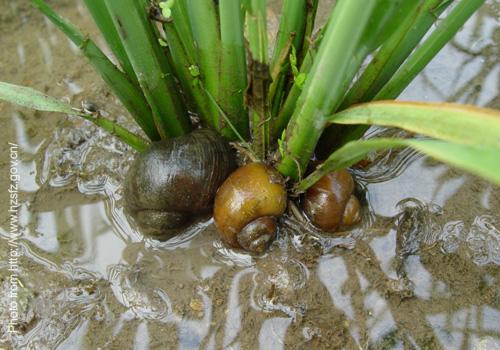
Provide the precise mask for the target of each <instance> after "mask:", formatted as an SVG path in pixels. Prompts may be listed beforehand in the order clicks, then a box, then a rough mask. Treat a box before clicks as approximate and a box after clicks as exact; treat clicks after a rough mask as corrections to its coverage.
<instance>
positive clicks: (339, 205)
mask: <svg viewBox="0 0 500 350" xmlns="http://www.w3.org/2000/svg"><path fill="white" fill-rule="evenodd" d="M353 191H354V180H353V179H352V176H351V174H349V172H348V171H346V170H339V171H334V172H331V173H328V174H326V175H325V176H323V177H322V178H321V179H319V180H318V182H316V183H315V184H314V185H313V186H311V187H310V188H309V189H308V190H307V191H306V193H305V195H304V199H303V209H304V212H305V213H306V215H307V217H308V218H309V220H311V222H312V224H313V225H314V226H316V227H317V228H319V229H321V230H323V231H335V230H337V229H338V228H341V227H347V226H352V225H354V224H356V223H357V222H359V220H360V219H361V206H360V204H359V201H358V199H357V198H356V196H354V195H353Z"/></svg>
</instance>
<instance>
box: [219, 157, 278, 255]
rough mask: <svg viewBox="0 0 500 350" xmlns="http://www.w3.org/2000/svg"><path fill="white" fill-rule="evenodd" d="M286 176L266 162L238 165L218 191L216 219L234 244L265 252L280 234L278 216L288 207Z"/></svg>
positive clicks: (252, 250)
mask: <svg viewBox="0 0 500 350" xmlns="http://www.w3.org/2000/svg"><path fill="white" fill-rule="evenodd" d="M286 204H287V194H286V190H285V187H284V186H283V178H282V177H281V175H279V174H278V173H277V172H276V171H275V170H274V169H272V168H270V167H268V166H267V165H265V164H263V163H250V164H247V165H244V166H242V167H240V168H238V169H237V170H236V171H235V172H233V173H232V174H231V175H230V176H229V177H228V178H227V179H226V181H224V183H223V184H222V186H221V187H220V188H219V190H218V191H217V195H216V197H215V203H214V221H215V225H216V226H217V229H218V231H219V233H220V235H221V238H222V240H223V241H224V242H225V243H227V244H228V245H229V246H231V247H233V248H243V249H246V250H248V251H251V252H255V253H262V252H263V251H264V250H265V249H266V248H267V246H268V245H269V243H270V242H271V241H272V239H273V238H274V236H275V235H276V230H277V223H276V221H277V217H279V216H281V215H282V214H283V212H284V211H285V209H286Z"/></svg>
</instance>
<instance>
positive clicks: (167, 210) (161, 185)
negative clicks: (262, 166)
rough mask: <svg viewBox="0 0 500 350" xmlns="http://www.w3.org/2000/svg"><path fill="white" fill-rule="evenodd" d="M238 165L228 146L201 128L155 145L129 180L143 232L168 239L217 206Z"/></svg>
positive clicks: (129, 198)
mask: <svg viewBox="0 0 500 350" xmlns="http://www.w3.org/2000/svg"><path fill="white" fill-rule="evenodd" d="M234 168H235V162H234V158H233V154H232V151H231V149H230V148H229V145H228V144H227V143H226V142H225V141H224V139H222V137H221V136H219V134H218V133H216V132H215V131H212V130H209V129H200V130H195V131H193V132H191V133H190V134H187V135H184V136H180V137H177V138H174V139H168V140H163V141H159V142H154V143H152V145H151V147H150V148H149V149H147V150H146V151H145V152H143V153H141V154H139V155H138V157H137V158H136V160H135V161H134V163H133V164H132V166H131V168H130V170H129V172H128V174H127V178H126V180H125V191H124V196H125V203H126V207H127V209H128V211H129V212H130V214H131V215H132V216H133V217H134V219H135V221H136V223H137V224H138V225H139V226H140V227H141V229H142V230H143V232H144V233H146V234H150V235H155V236H164V237H169V236H172V235H175V234H177V233H178V232H179V230H177V229H180V228H183V227H185V226H186V225H187V224H188V223H189V222H190V221H191V220H192V219H193V218H194V217H196V216H197V215H199V214H203V213H207V212H209V211H210V209H211V208H212V204H213V200H214V197H215V193H216V192H217V189H218V188H219V186H220V185H221V184H222V182H223V181H224V180H225V179H226V177H227V176H228V175H229V174H230V173H231V171H232V170H233V169H234Z"/></svg>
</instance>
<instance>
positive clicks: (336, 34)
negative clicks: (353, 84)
mask: <svg viewBox="0 0 500 350" xmlns="http://www.w3.org/2000/svg"><path fill="white" fill-rule="evenodd" d="M375 4H376V2H375V1H369V2H367V1H365V0H350V1H339V2H338V3H337V5H336V6H335V8H334V10H333V14H332V18H331V22H330V25H328V27H327V30H326V33H325V35H324V37H323V39H322V41H321V44H320V48H319V52H318V55H317V56H316V57H315V59H314V63H313V66H312V68H311V71H310V73H309V74H308V76H307V79H306V83H305V86H304V89H303V91H302V93H301V95H300V97H299V99H298V100H297V104H296V106H297V107H296V109H295V111H294V114H293V116H292V118H291V120H290V122H289V123H288V126H287V129H286V139H285V153H284V154H285V156H284V157H283V159H282V160H281V162H280V163H279V164H278V167H277V168H278V170H279V171H280V172H281V173H282V174H283V175H284V176H289V177H291V178H292V179H294V180H297V179H298V178H299V175H300V174H301V173H303V172H304V170H305V169H306V166H307V164H308V162H309V160H310V159H311V156H312V154H313V152H314V148H315V146H316V143H317V142H318V139H319V137H320V135H321V133H322V132H323V129H324V127H325V125H326V121H325V116H326V115H327V114H328V113H330V112H331V111H332V110H334V109H335V107H336V106H338V104H339V103H340V102H341V98H342V97H343V95H344V93H345V92H344V91H342V89H341V88H342V85H343V82H344V78H345V77H344V76H343V75H342V74H338V72H344V71H345V70H346V69H347V67H348V65H349V62H350V60H351V57H352V55H353V53H354V52H355V50H356V48H357V47H358V45H359V41H360V39H361V37H362V34H363V32H364V30H365V28H366V26H367V24H368V23H369V19H370V15H371V13H372V11H373V9H374V6H375Z"/></svg>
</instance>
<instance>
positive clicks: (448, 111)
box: [328, 101, 500, 145]
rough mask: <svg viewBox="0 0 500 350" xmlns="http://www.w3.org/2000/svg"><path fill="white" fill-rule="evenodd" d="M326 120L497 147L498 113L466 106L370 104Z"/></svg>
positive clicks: (342, 112) (387, 102)
mask: <svg viewBox="0 0 500 350" xmlns="http://www.w3.org/2000/svg"><path fill="white" fill-rule="evenodd" d="M328 121H329V122H331V123H337V124H367V125H382V126H392V127H397V128H401V129H405V130H408V131H411V132H414V133H418V134H422V135H426V136H430V137H433V138H437V139H443V140H448V141H451V142H456V143H461V144H478V145H500V112H498V111H495V110H492V109H486V108H479V107H475V106H469V105H460V104H452V103H424V102H402V101H379V102H370V103H365V104H361V105H356V106H353V107H351V108H348V109H346V110H344V111H341V112H339V113H337V114H334V115H332V116H331V117H329V118H328Z"/></svg>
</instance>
